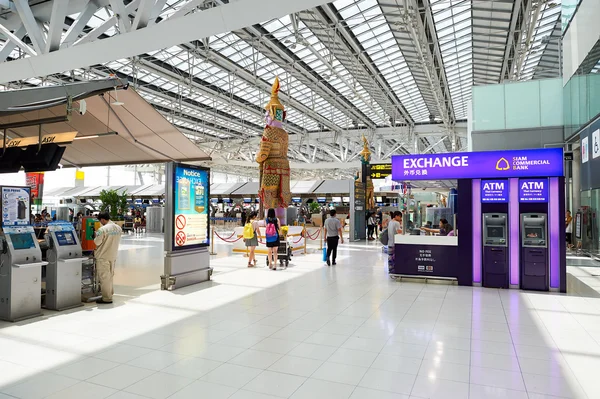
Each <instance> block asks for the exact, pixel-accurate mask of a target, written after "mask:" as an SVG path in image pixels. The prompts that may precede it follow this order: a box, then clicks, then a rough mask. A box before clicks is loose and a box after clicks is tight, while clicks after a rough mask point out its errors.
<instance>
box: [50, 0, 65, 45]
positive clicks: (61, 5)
mask: <svg viewBox="0 0 600 399" xmlns="http://www.w3.org/2000/svg"><path fill="white" fill-rule="evenodd" d="M68 9H69V2H68V1H54V2H52V15H51V17H50V25H49V27H48V38H47V40H46V53H49V52H50V51H56V50H58V49H59V48H60V39H61V37H62V34H63V28H64V26H65V17H66V16H67V10H68Z"/></svg>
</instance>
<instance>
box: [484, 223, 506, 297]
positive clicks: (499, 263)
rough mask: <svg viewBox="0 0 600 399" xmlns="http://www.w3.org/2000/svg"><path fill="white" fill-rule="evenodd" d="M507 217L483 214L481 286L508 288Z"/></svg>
mask: <svg viewBox="0 0 600 399" xmlns="http://www.w3.org/2000/svg"><path fill="white" fill-rule="evenodd" d="M507 222H508V215H507V214H506V213H484V214H483V265H482V269H483V270H482V271H483V286H484V287H488V288H508V238H507Z"/></svg>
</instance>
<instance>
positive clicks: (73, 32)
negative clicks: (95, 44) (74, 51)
mask: <svg viewBox="0 0 600 399" xmlns="http://www.w3.org/2000/svg"><path fill="white" fill-rule="evenodd" d="M98 8H99V7H98V4H97V3H96V1H95V0H90V1H89V2H88V3H87V4H86V6H85V9H84V10H83V11H82V12H80V13H79V15H78V16H77V19H75V22H73V23H72V24H71V26H70V27H69V29H68V30H67V33H66V34H65V36H64V38H63V41H62V46H66V47H70V46H72V45H73V44H74V43H75V42H76V41H77V38H78V37H79V35H81V32H83V28H85V26H86V25H87V23H88V21H89V20H90V18H92V17H93V16H94V14H95V13H96V11H98Z"/></svg>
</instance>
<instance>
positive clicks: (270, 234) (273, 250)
mask: <svg viewBox="0 0 600 399" xmlns="http://www.w3.org/2000/svg"><path fill="white" fill-rule="evenodd" d="M265 237H266V240H267V251H268V252H267V263H268V264H269V269H271V270H277V249H278V248H279V220H278V219H277V218H276V217H275V209H273V208H271V209H269V210H268V211H267V220H266V228H265Z"/></svg>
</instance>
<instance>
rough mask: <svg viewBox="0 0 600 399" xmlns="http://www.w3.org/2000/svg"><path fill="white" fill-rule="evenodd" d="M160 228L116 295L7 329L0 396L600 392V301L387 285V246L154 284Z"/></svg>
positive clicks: (158, 398)
mask: <svg viewBox="0 0 600 399" xmlns="http://www.w3.org/2000/svg"><path fill="white" fill-rule="evenodd" d="M156 238H157V237H150V238H149V239H147V238H139V239H136V238H130V239H127V240H124V244H125V246H124V247H123V248H122V251H121V253H120V257H119V266H118V268H117V276H116V278H117V280H118V286H117V295H116V296H115V299H116V302H115V304H114V305H112V306H102V307H97V306H96V305H88V306H86V307H85V308H83V309H77V310H74V311H70V312H65V313H46V315H45V317H44V318H41V319H34V320H30V321H27V322H22V323H18V324H8V323H4V324H2V325H0V327H2V328H1V329H0V392H1V393H0V399H5V398H22V399H36V398H60V399H70V398H78V399H79V398H112V399H143V398H155V399H162V398H173V399H187V398H194V399H195V398H209V399H221V398H223V399H225V398H231V399H269V398H271V399H274V398H293V399H321V398H322V399H338V398H339V399H347V398H351V399H371V398H373V399H408V398H411V399H418V398H431V399H486V398H511V399H521V398H523V399H525V398H529V399H542V398H543V399H558V398H573V399H575V398H576V399H580V398H587V399H594V398H599V397H600V384H599V383H598V378H597V376H596V374H597V372H598V370H600V344H599V342H600V300H599V299H592V298H580V297H573V296H562V295H550V294H535V293H523V292H519V291H515V290H510V291H509V290H492V289H481V288H464V287H457V286H448V285H426V284H420V283H407V282H396V281H392V280H390V279H389V278H388V276H387V275H386V271H385V268H384V263H385V259H384V257H383V255H382V253H381V251H380V249H379V248H378V247H377V245H376V244H369V245H365V244H351V245H344V246H342V248H341V254H340V257H339V260H338V266H336V267H327V266H324V265H323V264H322V262H320V259H319V258H320V255H319V254H312V255H308V256H298V257H294V258H293V262H292V266H291V267H290V268H288V269H287V270H279V271H276V272H273V271H269V269H268V268H264V267H263V268H257V269H248V268H247V267H245V264H246V262H245V259H243V258H242V257H240V256H235V257H227V256H225V255H224V254H226V252H227V250H226V249H221V250H220V252H221V256H220V257H218V258H215V259H213V265H214V266H215V274H214V276H213V281H212V282H209V283H205V284H201V285H198V286H193V287H186V288H183V289H181V290H178V291H175V292H164V291H158V290H156V289H155V288H156V287H157V283H158V281H157V274H156V273H160V272H161V265H162V246H161V243H160V242H159V241H160V240H157V239H156Z"/></svg>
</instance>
